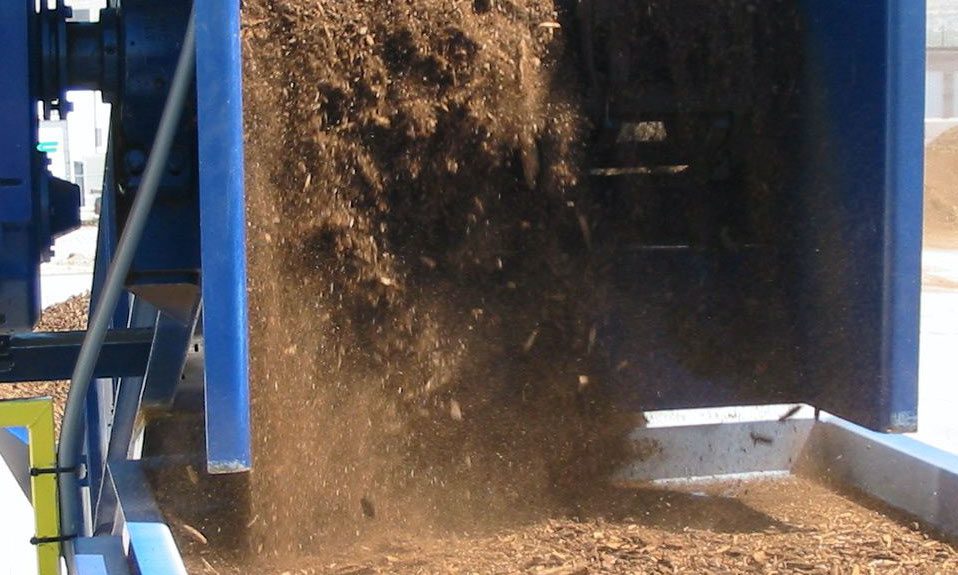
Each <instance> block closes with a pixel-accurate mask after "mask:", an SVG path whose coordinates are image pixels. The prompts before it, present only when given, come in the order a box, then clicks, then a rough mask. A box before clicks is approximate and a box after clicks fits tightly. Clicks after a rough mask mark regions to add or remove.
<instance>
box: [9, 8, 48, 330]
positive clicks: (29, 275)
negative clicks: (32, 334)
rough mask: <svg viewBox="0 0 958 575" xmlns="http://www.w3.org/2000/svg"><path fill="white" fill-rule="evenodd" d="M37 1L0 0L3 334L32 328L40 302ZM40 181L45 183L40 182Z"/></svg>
mask: <svg viewBox="0 0 958 575" xmlns="http://www.w3.org/2000/svg"><path fill="white" fill-rule="evenodd" d="M32 8H33V3H32V2H26V1H24V0H6V1H4V2H2V3H0V49H2V50H3V58H0V78H4V86H3V89H2V90H0V134H3V137H2V138H0V333H4V332H9V331H15V330H22V329H30V328H32V327H33V324H34V322H35V321H36V319H37V309H38V308H39V306H40V292H39V278H38V274H37V271H38V268H37V261H36V258H37V256H38V248H39V246H38V245H37V238H36V232H35V230H34V227H35V226H36V225H38V223H36V222H33V220H34V219H35V218H36V216H35V214H34V211H35V207H34V199H33V197H34V195H33V194H34V192H33V186H34V182H33V176H34V173H35V170H34V168H35V166H34V164H35V163H37V162H38V161H39V159H38V157H37V156H38V155H39V154H38V153H37V152H36V151H35V150H32V149H31V146H32V145H33V142H35V141H36V129H37V128H36V123H37V122H36V117H37V112H36V104H34V102H33V99H32V98H31V95H30V83H31V79H30V55H29V47H30V39H29V38H30V35H29V28H28V26H29V24H28V19H27V15H28V14H29V12H30V11H31V9H32ZM36 184H37V185H40V182H36Z"/></svg>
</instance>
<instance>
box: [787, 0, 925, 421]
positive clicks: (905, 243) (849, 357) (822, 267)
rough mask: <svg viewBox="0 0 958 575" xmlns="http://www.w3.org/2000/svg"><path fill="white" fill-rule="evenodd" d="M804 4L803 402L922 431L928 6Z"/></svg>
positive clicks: (844, 0) (812, 0)
mask: <svg viewBox="0 0 958 575" xmlns="http://www.w3.org/2000/svg"><path fill="white" fill-rule="evenodd" d="M804 6H805V9H806V11H805V17H806V19H807V22H808V26H807V37H806V46H805V50H804V55H805V59H806V74H807V80H808V81H807V85H806V88H805V89H806V94H805V96H806V97H805V101H804V119H803V124H804V130H805V139H806V146H805V147H806V151H805V157H804V158H803V168H804V169H803V174H804V179H805V181H804V182H803V183H802V189H801V194H800V195H799V196H798V197H797V198H796V200H795V205H796V206H798V207H797V211H796V213H795V214H793V218H792V219H793V220H794V221H795V222H800V223H798V224H796V225H795V228H794V229H795V232H796V237H797V238H798V239H797V245H796V253H797V254H798V255H797V256H796V261H797V264H796V265H795V266H793V269H794V270H795V271H796V277H795V283H796V285H797V287H796V290H795V293H796V294H797V295H796V298H797V300H798V302H797V303H798V305H797V309H798V318H799V319H798V321H799V323H800V324H801V327H802V331H803V332H804V337H805V341H804V343H803V348H804V353H805V365H806V370H807V375H808V379H807V381H806V384H807V387H806V392H807V396H806V398H805V400H806V401H807V402H808V403H811V404H814V405H815V406H816V407H820V408H822V409H824V410H826V411H829V412H832V413H835V414H837V415H840V416H841V417H843V418H845V419H848V420H851V421H855V422H856V423H859V424H861V425H863V426H866V427H868V428H870V429H873V430H878V431H888V432H907V431H914V429H915V428H916V425H917V406H918V337H919V315H920V314H919V307H920V295H921V241H922V238H921V225H922V195H923V177H922V176H923V173H922V172H923V166H922V157H923V119H924V105H923V93H924V85H925V83H924V73H925V72H924V70H925V65H924V61H925V60H924V59H925V2H924V0H883V1H876V2H868V3H864V4H863V3H862V2H859V1H858V0H804ZM790 225H791V224H790Z"/></svg>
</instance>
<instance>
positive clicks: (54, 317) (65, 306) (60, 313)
mask: <svg viewBox="0 0 958 575" xmlns="http://www.w3.org/2000/svg"><path fill="white" fill-rule="evenodd" d="M89 307H90V294H83V295H79V296H74V297H71V298H70V299H68V300H67V301H65V302H63V303H59V304H56V305H53V306H50V307H48V308H47V309H45V310H43V315H41V316H40V321H39V322H38V323H37V327H36V331H77V330H83V329H86V321H87V313H88V310H89ZM69 390H70V382H69V381H41V382H34V383H13V384H0V399H25V398H31V397H52V398H53V401H54V414H55V417H56V425H57V429H58V430H59V428H60V420H61V419H62V418H63V408H64V406H65V405H66V401H67V393H68V392H69Z"/></svg>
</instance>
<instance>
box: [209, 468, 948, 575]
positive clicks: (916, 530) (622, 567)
mask: <svg viewBox="0 0 958 575" xmlns="http://www.w3.org/2000/svg"><path fill="white" fill-rule="evenodd" d="M867 505H868V504H867V503H865V504H862V503H858V502H855V501H852V500H851V499H849V498H846V497H843V496H841V495H838V494H836V493H834V492H832V491H829V490H827V489H825V488H824V487H822V486H820V485H818V484H816V483H813V482H811V481H809V480H806V479H802V478H797V477H790V478H779V479H768V480H760V481H750V482H729V483H717V484H711V485H697V486H691V487H690V486H684V487H682V488H681V490H666V489H658V488H657V489H632V490H630V489H619V490H616V491H613V492H610V493H607V494H606V497H605V498H603V499H602V500H596V501H595V502H592V503H589V504H587V505H585V506H584V507H583V508H582V510H581V511H580V514H579V517H553V518H540V519H536V520H530V521H529V522H528V523H525V524H521V525H513V526H507V527H501V528H497V529H491V530H486V531H483V532H479V533H471V534H469V533H463V534H460V535H457V536H447V537H428V536H414V535H412V534H404V535H393V536H391V537H384V538H383V539H382V540H380V541H379V542H377V543H372V542H368V543H366V544H363V545H360V546H357V547H354V548H349V549H347V550H340V552H338V553H330V554H329V556H324V557H323V558H322V559H310V558H308V557H304V558H299V559H297V560H295V561H291V562H290V563H289V564H285V565H284V564H283V563H282V561H279V562H277V561H270V562H269V565H260V564H257V563H255V562H253V563H250V564H249V565H247V566H244V567H243V568H236V567H230V565H229V562H228V561H223V560H222V559H217V558H216V557H215V556H214V555H212V554H209V553H208V552H204V551H203V550H202V548H198V547H196V546H195V545H194V547H193V549H194V551H195V553H194V554H193V555H192V556H191V558H190V572H191V573H211V574H215V573H219V574H221V575H227V574H236V573H262V574H264V575H306V574H314V573H326V574H337V575H360V574H363V575H365V574H369V575H372V574H379V573H396V574H401V575H405V574H408V575H412V574H427V573H476V574H499V573H503V574H505V573H528V574H538V575H585V574H599V573H608V574H625V573H649V574H675V573H701V574H714V575H718V574H739V573H742V574H745V573H763V574H776V573H779V574H786V573H798V574H801V573H810V574H811V573H815V574H822V575H840V574H854V575H871V574H886V573H887V574H892V573H896V574H903V575H904V574H938V573H940V574H950V573H958V551H956V549H955V548H954V547H953V546H952V545H950V544H948V543H944V542H942V541H940V540H938V539H935V538H934V537H933V536H932V535H929V534H928V533H927V532H926V531H924V530H923V529H922V528H921V526H919V525H918V524H917V523H914V522H910V521H909V520H905V519H901V520H899V519H896V518H892V517H890V516H889V515H888V514H887V510H882V509H878V508H875V507H873V506H867ZM370 521H374V519H370ZM485 522H486V520H485V518H477V523H485Z"/></svg>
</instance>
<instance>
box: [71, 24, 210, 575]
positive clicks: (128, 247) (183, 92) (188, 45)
mask: <svg viewBox="0 0 958 575" xmlns="http://www.w3.org/2000/svg"><path fill="white" fill-rule="evenodd" d="M193 19H194V16H193V14H192V13H191V14H190V20H189V24H188V25H187V28H186V36H185V37H184V38H183V48H182V49H181V51H180V57H179V61H178V62H177V64H176V72H175V73H174V75H173V83H172V84H171V85H170V93H169V95H168V96H167V99H166V104H165V106H164V107H163V115H162V117H161V118H160V125H159V127H158V128H157V131H156V138H155V139H154V141H153V149H152V151H151V152H150V157H149V160H147V163H146V168H145V169H144V171H143V179H142V180H141V182H140V186H139V189H138V190H137V193H136V198H135V199H134V200H133V206H132V208H131V209H130V215H129V216H128V217H127V220H126V225H125V226H124V228H123V234H122V235H121V236H120V241H119V243H118V244H117V248H116V254H115V255H114V257H113V261H112V262H110V268H109V270H108V271H107V275H106V281H105V282H104V283H103V291H102V292H101V294H100V297H99V299H98V301H97V303H96V307H95V309H94V311H93V317H92V319H91V320H90V326H89V328H88V329H87V332H86V337H84V339H83V346H82V347H81V348H80V355H79V357H78V358H77V363H76V366H75V367H74V369H73V376H72V378H71V379H70V393H69V395H68V396H67V404H66V410H65V412H64V416H63V426H62V428H61V431H60V444H59V449H58V450H57V467H58V468H60V469H61V470H67V469H74V468H76V467H77V466H78V465H79V463H80V456H81V454H82V451H83V431H84V417H83V407H84V403H85V400H86V397H87V390H88V388H89V387H90V381H91V380H92V378H93V370H94V367H95V366H96V362H97V359H98V358H99V355H100V349H101V348H102V347H103V339H104V337H105V336H106V332H107V330H108V329H109V327H110V320H111V319H112V317H113V312H114V310H115V309H116V304H117V302H118V301H119V299H120V295H121V293H122V292H123V289H124V284H125V280H126V276H127V274H128V273H129V271H130V264H131V263H132V261H133V256H134V255H135V254H136V250H137V245H138V244H139V243H140V238H141V237H142V236H143V230H144V228H145V227H146V222H147V219H148V218H149V215H150V210H151V209H152V207H153V200H154V199H155V198H156V192H157V189H158V188H159V187H160V181H161V180H162V179H163V173H164V172H165V171H166V163H167V160H168V159H169V155H170V148H171V147H172V146H173V140H174V138H175V137H176V132H177V130H178V128H179V124H180V118H181V117H182V115H183V108H184V107H185V104H186V99H187V97H188V96H189V94H190V87H191V85H192V83H193V77H194V69H195V66H196V40H195V34H194V22H193ZM59 486H60V533H61V534H62V535H63V536H65V537H69V536H71V535H74V534H76V535H81V534H83V533H81V530H82V529H83V526H82V525H81V524H80V523H81V522H80V521H79V518H78V517H77V514H78V512H79V510H80V502H79V488H78V478H77V473H76V472H66V473H60V474H59ZM63 551H64V556H65V557H66V558H67V563H68V565H69V564H71V563H72V556H73V545H72V542H71V541H69V540H67V541H65V543H64V545H63Z"/></svg>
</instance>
